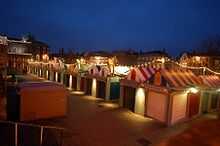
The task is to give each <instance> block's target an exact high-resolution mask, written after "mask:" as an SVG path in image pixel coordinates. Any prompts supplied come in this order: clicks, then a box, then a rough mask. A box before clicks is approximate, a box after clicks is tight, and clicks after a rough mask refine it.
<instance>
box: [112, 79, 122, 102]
mask: <svg viewBox="0 0 220 146" xmlns="http://www.w3.org/2000/svg"><path fill="white" fill-rule="evenodd" d="M119 96H120V83H119V82H112V83H111V84H110V99H118V98H119Z"/></svg>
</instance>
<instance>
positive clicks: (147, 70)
mask: <svg viewBox="0 0 220 146" xmlns="http://www.w3.org/2000/svg"><path fill="white" fill-rule="evenodd" d="M155 72H156V69H155V68H152V67H139V68H132V69H131V70H130V72H129V73H128V75H127V77H126V79H127V80H134V81H136V82H138V83H143V82H145V81H146V80H148V79H149V78H150V77H152V75H153V74H155Z"/></svg>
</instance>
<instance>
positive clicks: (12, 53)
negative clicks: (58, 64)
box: [5, 36, 49, 74]
mask: <svg viewBox="0 0 220 146" xmlns="http://www.w3.org/2000/svg"><path fill="white" fill-rule="evenodd" d="M5 38H6V40H7V44H8V45H7V50H8V63H7V65H8V73H9V74H11V73H26V72H27V68H28V60H29V59H34V60H38V61H44V60H49V58H48V50H49V49H48V48H49V47H48V45H47V44H45V43H43V42H40V41H37V40H35V39H29V38H25V37H23V38H21V39H20V38H14V37H7V36H5Z"/></svg>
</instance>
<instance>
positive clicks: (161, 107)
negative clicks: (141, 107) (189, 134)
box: [145, 91, 169, 122]
mask: <svg viewBox="0 0 220 146" xmlns="http://www.w3.org/2000/svg"><path fill="white" fill-rule="evenodd" d="M168 101H169V100H168V95H167V94H165V93H160V92H156V91H149V92H148V97H147V102H146V108H145V109H146V111H145V113H146V116H149V117H151V118H153V119H156V120H158V121H161V122H166V121H167V112H168Z"/></svg>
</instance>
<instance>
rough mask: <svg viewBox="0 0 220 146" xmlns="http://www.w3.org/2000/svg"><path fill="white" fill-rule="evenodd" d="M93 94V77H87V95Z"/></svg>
mask: <svg viewBox="0 0 220 146" xmlns="http://www.w3.org/2000/svg"><path fill="white" fill-rule="evenodd" d="M91 94H92V79H86V95H91Z"/></svg>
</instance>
